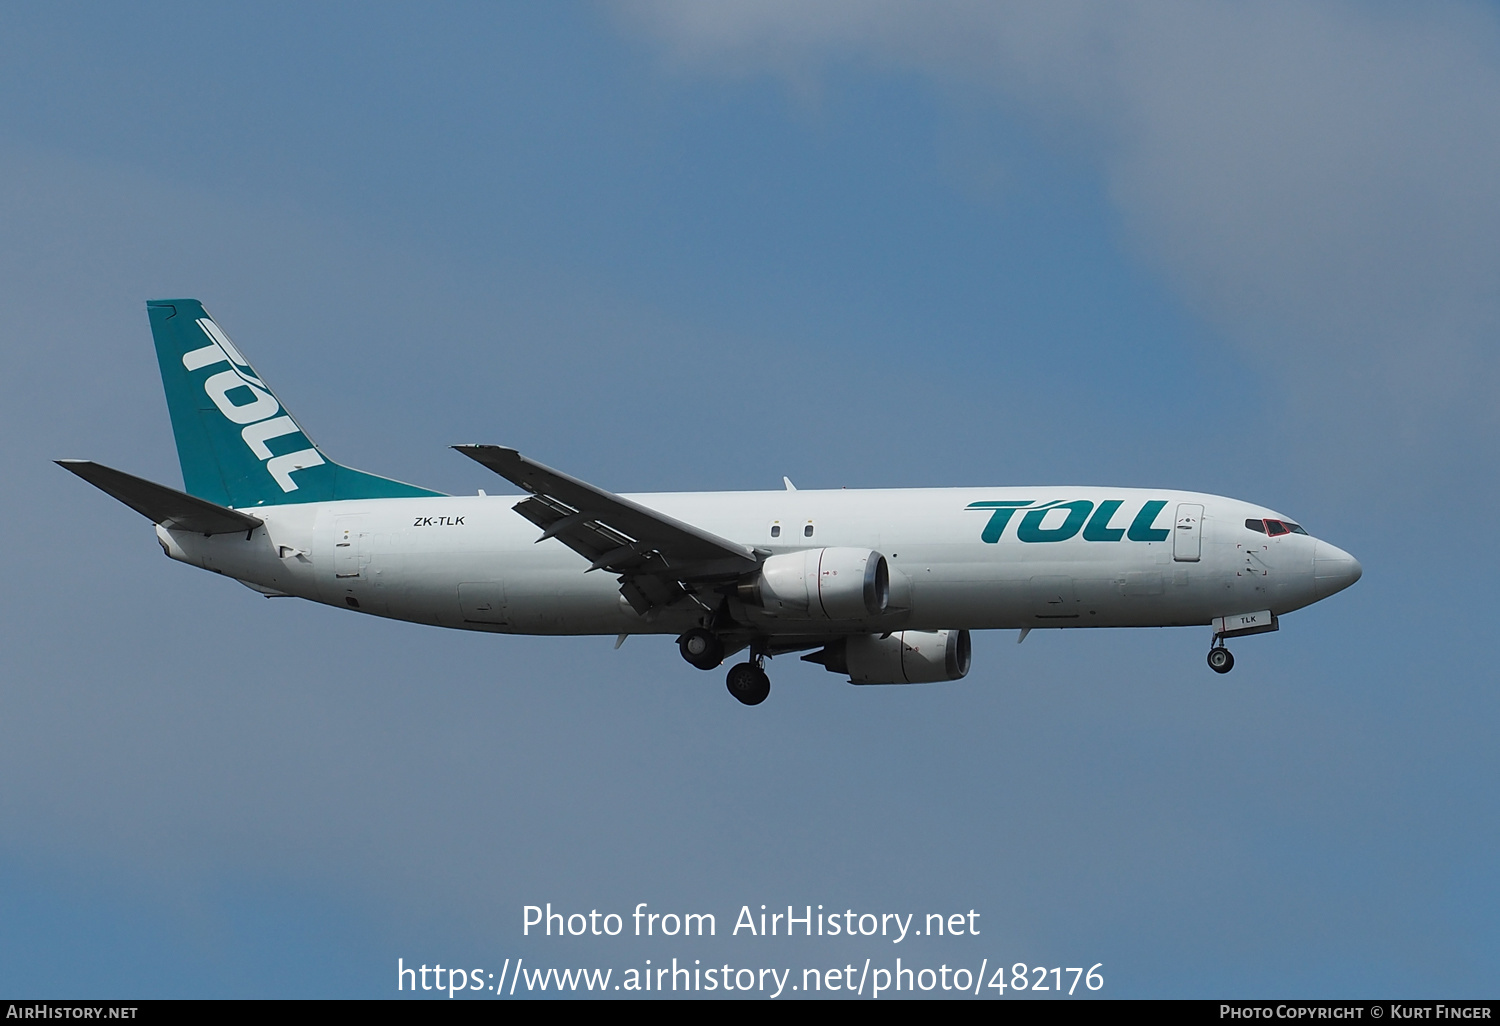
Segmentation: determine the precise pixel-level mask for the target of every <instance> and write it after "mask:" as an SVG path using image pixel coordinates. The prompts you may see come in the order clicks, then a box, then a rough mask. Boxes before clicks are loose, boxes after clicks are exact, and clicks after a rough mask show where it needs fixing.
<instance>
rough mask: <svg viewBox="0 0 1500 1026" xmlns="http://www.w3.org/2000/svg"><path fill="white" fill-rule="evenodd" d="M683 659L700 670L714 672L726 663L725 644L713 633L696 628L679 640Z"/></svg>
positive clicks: (678, 646) (678, 647) (679, 649)
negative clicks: (715, 668)
mask: <svg viewBox="0 0 1500 1026" xmlns="http://www.w3.org/2000/svg"><path fill="white" fill-rule="evenodd" d="M677 649H678V651H680V652H681V653H682V658H684V659H686V660H687V661H688V662H689V663H691V664H692V665H694V666H696V667H697V668H698V669H700V670H712V669H713V668H714V667H716V666H718V665H719V664H720V663H722V662H723V661H724V642H722V641H720V640H719V636H718V635H717V634H715V633H714V632H713V631H710V630H706V629H705V628H703V627H694V628H693V629H692V630H690V631H688V632H687V633H686V634H684V635H683V636H682V637H680V638H678V639H677Z"/></svg>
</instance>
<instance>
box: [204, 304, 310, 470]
mask: <svg viewBox="0 0 1500 1026" xmlns="http://www.w3.org/2000/svg"><path fill="white" fill-rule="evenodd" d="M195 323H196V324H197V325H198V327H200V328H202V329H203V334H204V335H205V336H206V337H207V338H208V345H206V346H203V347H202V348H201V349H194V350H192V351H191V352H188V353H184V354H183V355H182V365H183V367H185V368H187V370H188V372H189V373H191V372H193V371H199V370H202V369H203V368H205V367H216V366H218V365H220V364H223V365H225V367H226V369H225V370H221V371H219V372H218V373H216V374H210V375H209V376H208V377H207V378H206V379H205V380H204V382H203V392H204V394H205V395H207V396H208V398H209V399H211V400H213V404H214V406H215V407H216V408H217V409H218V411H219V412H220V413H222V414H223V415H224V416H225V417H226V418H228V420H229V421H231V422H232V423H234V424H236V425H243V427H241V429H240V438H241V439H243V440H244V443H245V445H246V447H247V448H249V450H250V452H251V453H252V454H254V456H255V458H256V459H258V460H260V461H261V462H262V463H264V464H265V467H266V470H267V471H268V472H269V473H270V475H271V478H272V480H274V481H275V482H276V484H277V485H278V486H280V488H281V490H282V491H283V492H295V491H296V490H297V482H296V481H294V480H292V474H293V472H295V471H298V470H306V469H307V468H308V467H317V466H322V464H323V456H322V454H321V453H319V452H318V450H316V449H314V448H313V447H312V446H311V445H308V446H307V447H306V448H303V449H298V450H297V451H295V452H288V453H283V454H282V455H280V456H275V455H272V453H271V448H270V446H269V445H268V444H267V443H268V442H270V441H271V439H273V438H283V437H285V436H287V435H298V436H300V437H301V438H302V440H303V441H304V442H305V441H307V436H306V435H303V434H302V429H301V428H299V427H298V426H297V425H296V423H295V422H294V421H293V420H292V418H291V417H289V416H287V415H286V414H284V413H282V410H281V403H279V402H277V400H276V397H275V396H273V395H272V394H271V391H270V389H268V388H267V387H266V385H265V382H263V381H261V380H260V378H258V377H256V376H255V372H254V370H253V369H251V367H250V364H249V363H248V362H246V360H245V358H244V357H243V356H242V355H240V351H239V350H238V349H236V348H235V347H234V343H233V342H231V341H229V336H228V335H226V334H224V332H223V331H222V330H220V328H219V326H218V325H217V324H215V323H214V322H213V321H212V320H210V319H209V318H207V317H199V318H197V320H196V322H195ZM241 400H244V401H241ZM278 414H280V416H278Z"/></svg>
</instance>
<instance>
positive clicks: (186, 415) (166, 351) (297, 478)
mask: <svg viewBox="0 0 1500 1026" xmlns="http://www.w3.org/2000/svg"><path fill="white" fill-rule="evenodd" d="M146 312H147V313H148V314H149V315H150V317H151V335H152V337H153V338H154V339H155V341H156V359H157V362H158V363H160V364H161V381H162V387H163V388H165V389H166V393H167V409H168V410H169V411H170V412H171V414H172V433H173V435H175V436H176V439H177V457H178V459H179V460H180V461H181V462H182V483H183V487H184V488H185V489H186V491H187V492H188V494H189V495H195V496H197V497H198V498H200V499H207V500H208V501H209V502H213V503H217V504H218V505H220V506H231V507H235V508H239V509H243V508H245V507H247V506H262V505H273V504H280V503H293V502H325V501H328V500H331V499H390V498H400V497H405V496H421V495H441V494H442V493H441V492H434V491H430V490H428V489H426V488H418V487H416V486H415V485H409V484H402V483H401V482H400V481H392V480H390V479H389V478H384V477H376V476H375V475H374V474H366V473H365V472H364V471H361V470H351V469H349V468H348V467H343V466H340V465H339V464H337V463H335V462H334V461H333V460H331V459H329V458H328V457H327V456H325V455H324V454H323V452H322V450H320V449H319V448H318V447H317V446H316V445H314V444H313V442H312V439H310V438H308V437H307V435H306V433H304V432H303V430H302V428H300V427H299V426H298V425H297V422H296V421H295V420H293V419H292V416H291V414H290V413H288V412H287V410H286V408H285V407H283V406H282V405H281V400H279V399H277V398H276V395H275V393H274V392H272V391H271V389H270V386H268V385H267V384H266V383H265V382H264V381H263V380H262V379H261V377H260V376H259V375H258V374H256V373H255V371H254V370H253V369H252V368H251V366H250V364H249V363H248V362H246V360H245V358H244V356H242V355H241V354H240V351H239V350H238V349H236V348H235V345H234V343H233V342H231V341H229V336H228V335H226V334H224V332H223V331H222V330H221V329H220V328H219V326H218V324H216V323H214V320H213V318H212V317H210V316H209V315H208V312H207V311H206V310H204V309H203V304H202V303H199V302H198V301H197V300H196V299H154V300H151V301H150V302H148V303H147V304H146Z"/></svg>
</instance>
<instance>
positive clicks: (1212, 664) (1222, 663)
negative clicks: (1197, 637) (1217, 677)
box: [1208, 639, 1234, 673]
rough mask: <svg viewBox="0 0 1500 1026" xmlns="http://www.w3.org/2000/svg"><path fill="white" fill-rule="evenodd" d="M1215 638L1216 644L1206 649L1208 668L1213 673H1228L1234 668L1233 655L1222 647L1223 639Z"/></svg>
mask: <svg viewBox="0 0 1500 1026" xmlns="http://www.w3.org/2000/svg"><path fill="white" fill-rule="evenodd" d="M1215 640H1216V642H1217V644H1215V645H1214V647H1213V648H1211V649H1209V650H1208V668H1209V669H1210V670H1212V671H1214V672H1215V673H1228V672H1229V671H1230V670H1232V669H1234V656H1233V655H1231V654H1230V652H1229V649H1227V648H1225V647H1224V642H1223V639H1215Z"/></svg>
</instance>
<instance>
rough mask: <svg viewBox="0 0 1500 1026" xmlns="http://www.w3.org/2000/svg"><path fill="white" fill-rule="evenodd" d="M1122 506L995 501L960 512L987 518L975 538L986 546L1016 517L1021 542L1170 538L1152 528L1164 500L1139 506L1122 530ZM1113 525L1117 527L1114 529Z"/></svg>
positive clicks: (1081, 501) (973, 504) (1118, 501)
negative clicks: (972, 511)
mask: <svg viewBox="0 0 1500 1026" xmlns="http://www.w3.org/2000/svg"><path fill="white" fill-rule="evenodd" d="M1124 504H1125V500H1124V499H1105V500H1104V501H1102V502H1100V503H1098V504H1097V505H1096V504H1095V503H1094V502H1092V501H1091V500H1089V499H1070V500H1063V499H1056V500H1054V501H1052V502H1043V503H1040V504H1039V503H1037V501H1036V500H1034V499H995V500H987V501H984V502H971V503H969V505H968V506H966V507H964V508H965V509H977V510H984V511H986V512H988V513H989V514H990V519H989V521H988V522H987V523H986V524H985V525H984V530H983V531H982V532H980V535H979V540H980V541H982V542H984V543H986V544H988V545H994V544H996V543H997V542H999V541H1000V538H1001V537H1002V536H1003V535H1004V534H1005V530H1006V528H1008V527H1009V526H1010V524H1011V521H1012V520H1014V519H1015V517H1016V514H1017V513H1020V514H1021V517H1020V520H1019V521H1017V523H1016V530H1015V538H1016V540H1017V541H1023V542H1060V541H1067V540H1068V539H1070V538H1074V537H1077V536H1078V535H1079V534H1080V533H1082V535H1083V540H1084V541H1091V542H1114V541H1121V540H1122V539H1129V540H1130V541H1137V542H1158V541H1166V540H1167V538H1168V537H1169V536H1170V535H1171V533H1172V532H1171V531H1170V530H1167V529H1164V528H1158V527H1154V526H1153V525H1154V524H1155V522H1156V518H1157V516H1158V515H1159V514H1160V513H1161V511H1162V510H1163V509H1165V508H1166V506H1167V503H1166V500H1164V499H1151V500H1149V501H1147V502H1145V503H1143V504H1142V505H1141V507H1140V509H1139V510H1137V511H1136V513H1135V516H1134V517H1133V518H1132V519H1131V520H1130V523H1129V526H1128V527H1127V526H1123V524H1124V517H1123V516H1121V515H1119V514H1120V507H1121V506H1123V505H1124ZM1117 522H1118V523H1119V524H1120V525H1121V526H1114V525H1115V524H1116V523H1117Z"/></svg>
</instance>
